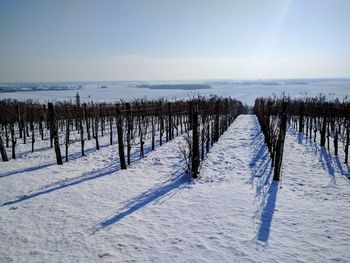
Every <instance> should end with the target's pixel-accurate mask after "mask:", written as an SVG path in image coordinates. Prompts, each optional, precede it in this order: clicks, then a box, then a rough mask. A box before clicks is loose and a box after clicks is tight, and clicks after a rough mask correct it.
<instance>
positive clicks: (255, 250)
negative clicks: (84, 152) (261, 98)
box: [0, 115, 350, 262]
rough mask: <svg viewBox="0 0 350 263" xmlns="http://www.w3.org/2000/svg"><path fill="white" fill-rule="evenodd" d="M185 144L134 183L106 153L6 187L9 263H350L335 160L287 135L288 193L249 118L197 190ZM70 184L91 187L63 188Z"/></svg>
mask: <svg viewBox="0 0 350 263" xmlns="http://www.w3.org/2000/svg"><path fill="white" fill-rule="evenodd" d="M179 142H181V138H177V139H176V140H174V141H173V142H170V143H167V144H165V145H164V146H162V147H160V148H158V149H156V150H155V151H154V152H151V153H149V154H148V155H147V157H146V158H145V159H144V160H141V161H140V162H138V163H135V164H134V165H132V166H131V167H130V169H128V170H127V171H116V169H114V168H115V167H114V168H113V164H114V163H115V162H116V161H117V160H116V158H115V156H114V157H113V156H112V157H111V153H112V152H113V151H115V148H113V147H106V148H105V149H103V150H101V151H99V152H98V153H96V154H95V153H93V154H92V156H93V158H92V157H88V158H87V160H85V161H84V160H81V161H79V163H77V164H75V163H74V162H72V164H71V165H68V164H67V165H63V166H62V167H58V166H50V167H45V168H42V169H40V170H38V171H32V172H26V173H24V174H18V175H13V176H7V177H3V178H0V190H1V194H0V203H1V206H0V240H1V241H2V242H0V262H130V261H136V262H215V261H216V262H236V261H239V262H242V261H243V262H330V261H337V262H349V260H350V250H349V245H348V244H349V241H350V237H349V236H350V230H349V229H350V188H349V187H350V185H349V183H348V181H347V180H346V179H344V175H342V174H341V172H342V173H343V174H344V173H346V172H347V171H345V170H344V169H345V168H342V169H337V168H336V167H335V166H333V164H334V163H333V162H325V161H324V160H325V157H327V155H326V153H325V152H321V151H319V152H317V149H316V150H312V149H310V147H309V146H308V145H307V144H303V143H299V142H298V140H297V139H296V136H295V135H294V134H291V133H288V135H287V138H286V146H285V147H286V149H285V152H286V153H285V158H284V166H283V181H282V186H283V188H282V189H281V188H280V185H281V183H280V184H279V185H278V184H276V183H272V182H271V179H272V178H271V168H270V161H269V160H270V159H269V155H268V153H267V149H266V147H265V145H264V144H263V138H262V134H261V132H260V128H259V126H258V125H257V121H256V118H255V117H254V116H250V115H243V116H239V117H238V119H237V120H236V121H235V122H234V123H233V125H231V127H230V128H229V130H228V131H227V132H226V133H225V134H224V135H223V136H222V137H221V139H220V140H219V142H218V143H217V144H216V145H214V147H213V148H212V149H211V152H210V153H209V155H208V157H207V159H206V160H205V162H204V163H203V167H202V170H201V177H202V178H201V179H200V180H199V181H197V182H195V183H191V184H190V183H189V182H188V178H187V176H186V175H184V174H183V173H182V170H181V168H182V167H183V163H182V161H181V157H180V155H179V152H178V144H179ZM114 155H116V154H114ZM322 160H323V161H322ZM111 163H112V165H111ZM78 164H80V165H82V166H81V167H79V166H77V165H78ZM335 164H336V163H335ZM77 167H79V168H77ZM92 169H94V170H92ZM62 173H63V174H64V173H69V176H68V175H67V177H68V179H67V180H70V178H79V177H81V176H82V177H81V178H82V179H83V178H89V180H77V181H64V183H63V186H64V187H61V186H62V185H61V184H60V182H61V177H62ZM57 174H60V175H59V176H58V180H55V179H54V178H55V177H56V175H57ZM106 175H108V176H106ZM26 176H27V177H28V178H30V179H25V178H26ZM36 176H37V177H38V178H37V179H36V178H35V177H36ZM45 177H50V178H51V179H50V181H49V183H48V184H47V183H46V181H45V183H43V182H41V181H40V178H45ZM43 180H45V179H43ZM3 183H4V184H3ZM4 185H5V186H4ZM50 189H54V190H50ZM26 197H30V198H26Z"/></svg>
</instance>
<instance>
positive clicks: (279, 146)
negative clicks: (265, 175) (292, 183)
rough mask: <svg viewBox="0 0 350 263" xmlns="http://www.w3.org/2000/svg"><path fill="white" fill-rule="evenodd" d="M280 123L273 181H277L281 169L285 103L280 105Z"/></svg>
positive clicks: (285, 122)
mask: <svg viewBox="0 0 350 263" xmlns="http://www.w3.org/2000/svg"><path fill="white" fill-rule="evenodd" d="M280 118H281V121H280V127H279V133H278V139H277V143H276V155H275V168H274V174H273V180H275V181H279V180H280V175H281V168H282V159H283V148H284V139H285V136H286V129H287V102H285V101H284V102H283V103H282V113H281V117H280Z"/></svg>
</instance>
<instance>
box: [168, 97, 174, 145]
mask: <svg viewBox="0 0 350 263" xmlns="http://www.w3.org/2000/svg"><path fill="white" fill-rule="evenodd" d="M168 115H169V116H168V117H169V119H168V132H169V135H168V137H169V141H171V140H172V139H173V138H172V135H173V125H172V116H171V103H170V102H168Z"/></svg>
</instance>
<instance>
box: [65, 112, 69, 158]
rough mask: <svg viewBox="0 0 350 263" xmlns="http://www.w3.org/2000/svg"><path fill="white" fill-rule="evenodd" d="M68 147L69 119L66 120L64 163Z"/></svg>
mask: <svg viewBox="0 0 350 263" xmlns="http://www.w3.org/2000/svg"><path fill="white" fill-rule="evenodd" d="M68 147H69V118H68V117H67V119H66V162H68Z"/></svg>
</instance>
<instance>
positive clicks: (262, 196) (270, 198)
mask: <svg viewBox="0 0 350 263" xmlns="http://www.w3.org/2000/svg"><path fill="white" fill-rule="evenodd" d="M252 139H253V142H252V144H251V146H252V148H253V153H252V157H251V161H250V163H249V166H250V169H251V177H250V179H249V183H251V184H252V186H255V190H256V198H258V199H259V200H261V201H260V204H259V207H258V209H257V211H256V212H255V215H254V219H257V220H258V230H257V236H256V239H257V240H258V241H260V242H263V243H267V242H268V239H269V236H270V229H271V223H272V218H273V214H274V212H275V206H276V201H277V192H278V182H275V181H272V177H271V175H272V167H271V158H270V154H269V151H268V148H267V145H266V144H265V143H264V136H263V135H262V133H261V130H260V126H259V124H258V123H257V121H256V125H255V132H254V136H253V138H252Z"/></svg>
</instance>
